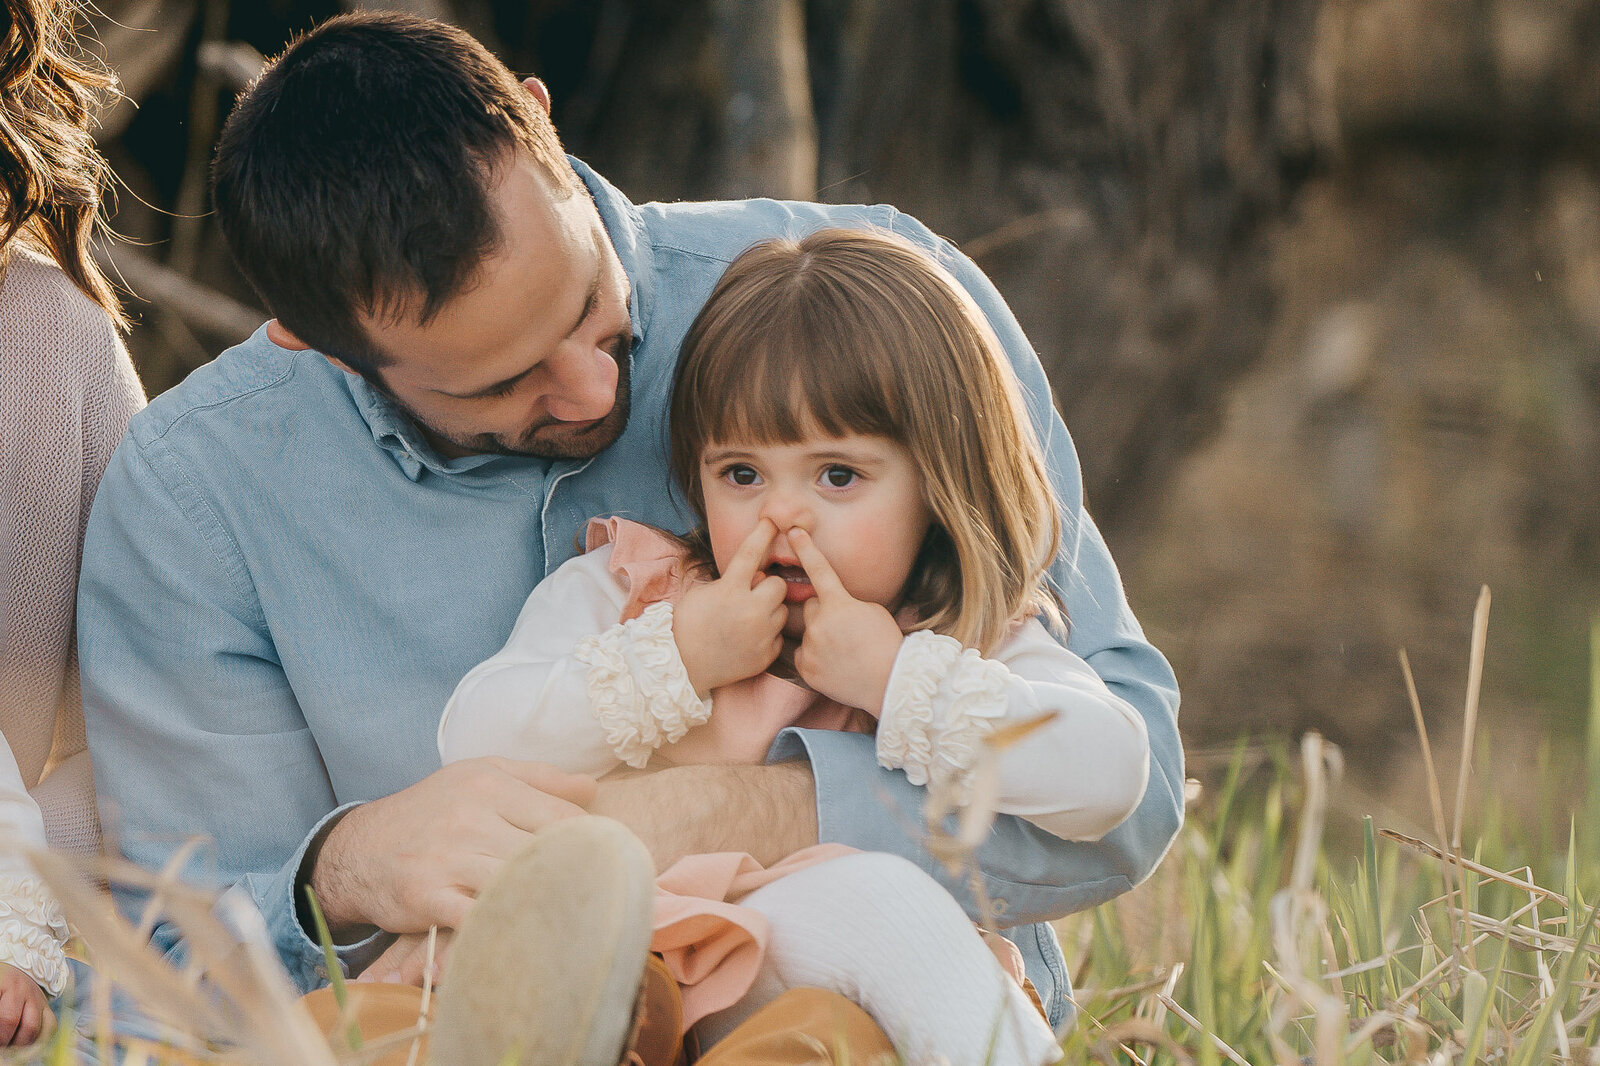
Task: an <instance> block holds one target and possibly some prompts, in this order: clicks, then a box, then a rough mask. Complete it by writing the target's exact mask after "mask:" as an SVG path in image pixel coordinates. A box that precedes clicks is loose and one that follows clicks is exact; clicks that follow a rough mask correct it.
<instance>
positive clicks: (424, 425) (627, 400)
mask: <svg viewBox="0 0 1600 1066" xmlns="http://www.w3.org/2000/svg"><path fill="white" fill-rule="evenodd" d="M632 347H633V343H632V341H631V340H630V341H629V343H627V344H625V345H623V346H622V347H621V349H620V352H619V355H618V357H617V397H616V401H615V402H614V403H613V404H612V405H611V410H610V411H608V412H607V413H606V415H605V417H603V418H602V419H601V420H600V421H599V422H597V423H596V424H595V425H594V426H592V427H590V428H589V429H586V430H584V431H583V432H582V433H581V434H578V435H577V436H576V437H575V438H569V437H556V438H554V439H545V440H541V439H539V436H538V435H539V433H540V432H541V431H543V430H547V429H549V428H550V427H551V426H561V425H565V423H563V422H561V421H560V420H559V419H554V418H550V419H545V420H544V421H543V422H539V423H537V424H535V425H532V426H529V427H528V428H527V429H526V430H524V431H523V433H522V436H521V437H519V438H518V439H517V440H515V441H510V442H508V441H506V440H504V439H502V437H501V436H500V435H499V434H496V433H477V434H473V435H471V436H466V437H462V436H458V435H456V434H453V433H447V432H444V431H442V430H441V429H440V428H439V427H438V426H435V425H433V424H432V423H430V422H428V421H427V420H426V419H425V418H423V417H422V416H421V415H419V414H418V413H417V412H416V411H414V410H412V409H411V407H409V406H408V405H407V404H406V403H405V401H404V400H401V399H400V398H399V397H398V396H396V395H394V393H392V392H390V391H389V389H388V388H387V387H386V386H385V385H384V383H383V382H382V381H381V380H374V378H371V377H369V378H368V381H369V382H370V383H371V384H372V385H373V387H374V388H376V389H377V390H378V391H379V392H381V393H383V394H384V395H385V396H386V397H388V398H389V400H390V402H392V403H393V404H394V405H395V406H396V407H398V408H399V409H400V411H401V413H402V414H404V415H405V416H406V417H407V418H409V419H411V421H412V422H413V423H414V424H415V425H416V426H417V427H418V428H419V429H421V430H422V431H423V432H424V433H425V434H427V435H428V436H429V437H432V438H434V439H436V440H442V441H447V442H449V443H450V444H453V445H455V446H456V447H457V448H461V449H463V450H464V451H466V452H468V453H469V454H473V455H515V456H522V457H524V458H529V459H592V458H594V457H595V456H596V455H599V454H600V453H601V452H603V451H605V450H606V449H607V448H609V447H611V446H612V445H613V444H615V443H616V442H617V440H618V438H620V437H621V436H622V431H623V430H625V429H627V428H628V415H629V412H630V410H631V406H632V404H631V401H632V385H631V380H630V379H631V378H632V369H633V357H632Z"/></svg>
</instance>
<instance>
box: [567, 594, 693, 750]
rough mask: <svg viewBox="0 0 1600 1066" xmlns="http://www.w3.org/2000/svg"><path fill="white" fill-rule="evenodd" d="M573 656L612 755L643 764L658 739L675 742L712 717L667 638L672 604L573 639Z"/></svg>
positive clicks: (653, 606)
mask: <svg viewBox="0 0 1600 1066" xmlns="http://www.w3.org/2000/svg"><path fill="white" fill-rule="evenodd" d="M573 658H575V659H576V660H577V661H578V662H579V663H581V664H582V665H583V667H584V669H585V670H586V671H587V673H588V676H587V678H586V687H587V688H588V691H589V706H590V707H591V708H593V710H594V715H595V717H596V718H597V719H598V720H599V722H600V728H601V729H602V730H604V731H605V737H606V743H608V744H610V745H611V748H612V750H613V751H615V752H616V753H617V758H619V759H621V760H622V761H623V762H625V763H627V764H628V765H629V766H632V767H634V768H635V769H642V768H643V767H644V765H645V764H646V763H648V762H649V761H650V755H651V753H652V752H654V751H655V750H656V749H657V748H659V747H660V746H661V745H663V744H671V743H675V742H677V741H679V740H682V739H683V735H684V734H685V733H687V732H688V731H689V730H690V729H692V728H694V727H695V726H697V725H703V724H704V723H705V722H706V720H707V719H709V718H710V717H711V701H710V700H702V699H701V698H700V697H699V696H698V695H696V694H695V691H694V685H693V684H691V683H690V681H689V671H688V670H687V669H686V668H685V667H684V665H683V657H682V656H681V655H679V654H678V643H677V641H675V640H673V638H672V604H670V603H655V604H651V605H650V606H649V607H646V608H645V609H644V612H643V613H642V614H640V615H639V617H637V618H634V619H631V620H630V621H627V622H623V623H622V624H621V625H615V626H612V627H611V628H610V629H607V630H606V631H605V632H603V633H596V634H595V635H594V636H592V637H585V638H584V639H583V640H581V641H579V642H578V646H577V648H576V649H574V651H573Z"/></svg>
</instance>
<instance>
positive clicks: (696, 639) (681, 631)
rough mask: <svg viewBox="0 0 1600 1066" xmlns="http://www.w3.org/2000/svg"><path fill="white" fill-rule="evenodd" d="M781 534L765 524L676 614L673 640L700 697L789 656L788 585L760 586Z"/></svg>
mask: <svg viewBox="0 0 1600 1066" xmlns="http://www.w3.org/2000/svg"><path fill="white" fill-rule="evenodd" d="M777 535H778V528H777V527H776V526H774V525H773V524H772V523H771V522H770V521H769V520H767V519H765V518H763V519H762V520H761V521H759V522H757V523H756V525H755V528H754V529H752V530H751V531H750V535H749V536H748V537H746V538H745V539H744V543H743V544H741V545H739V550H738V551H737V552H735V553H734V556H733V558H732V559H730V560H728V568H727V570H725V571H724V572H723V574H722V576H721V577H719V578H718V579H717V580H715V581H712V582H708V583H707V584H703V585H696V586H695V587H694V588H691V589H690V590H689V591H688V592H686V593H684V594H683V598H682V599H681V600H679V601H678V603H677V605H676V606H675V607H674V608H673V610H672V638H673V640H674V641H676V642H677V645H678V655H679V657H680V658H682V659H683V666H684V669H685V670H687V671H688V673H689V682H690V684H692V685H694V690H695V692H696V693H697V694H698V695H699V696H700V698H701V699H705V698H706V696H707V695H709V694H710V692H711V690H712V689H714V688H720V687H721V686H723V685H726V684H729V683H730V682H733V681H743V680H744V679H745V678H747V677H754V676H755V675H757V674H759V673H760V672H761V671H763V670H765V669H766V668H767V667H769V666H771V665H772V660H774V659H776V658H777V657H778V652H780V651H782V650H783V623H784V621H785V620H786V619H787V618H788V612H787V611H786V610H785V609H784V606H783V596H784V581H783V578H781V577H778V576H777V575H776V574H769V575H768V576H766V577H764V578H761V579H760V580H757V575H758V574H759V573H760V572H761V563H762V561H763V560H765V559H766V557H767V548H769V547H770V546H771V545H772V539H773V538H774V537H776V536H777Z"/></svg>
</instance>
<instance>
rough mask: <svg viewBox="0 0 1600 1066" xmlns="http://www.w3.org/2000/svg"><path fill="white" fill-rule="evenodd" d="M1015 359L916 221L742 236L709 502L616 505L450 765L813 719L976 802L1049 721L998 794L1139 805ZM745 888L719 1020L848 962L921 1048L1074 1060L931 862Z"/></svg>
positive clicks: (685, 421) (701, 457)
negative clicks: (979, 780) (669, 521)
mask: <svg viewBox="0 0 1600 1066" xmlns="http://www.w3.org/2000/svg"><path fill="white" fill-rule="evenodd" d="M998 353H999V349H998V344H997V343H996V341H995V339H994V337H993V335H992V334H991V332H990V330H989V328H988V326H987V324H986V323H985V322H984V320H983V317H982V315H981V313H980V312H979V311H978V309H977V308H976V306H975V305H974V304H973V303H972V301H971V300H970V298H969V297H967V296H966V294H965V293H964V292H963V291H962V290H961V289H960V287H959V286H958V285H957V284H956V283H955V282H954V281H953V279H951V278H950V276H949V275H948V274H947V273H946V272H945V271H944V270H943V269H942V268H940V267H939V266H938V265H936V264H935V263H934V262H933V261H931V260H930V259H929V258H927V257H926V256H925V255H923V254H922V253H921V252H919V251H918V250H916V249H914V248H912V247H911V246H909V245H907V244H905V243H903V242H901V241H900V240H898V239H896V238H893V237H891V236H887V235H879V234H875V233H870V232H861V231H855V230H828V231H822V232H819V233H816V234H813V235H811V236H809V237H807V238H805V239H804V240H801V241H798V242H796V241H773V242H768V243H766V244H762V245H759V246H757V247H755V248H753V249H751V250H750V251H748V252H746V253H745V254H744V255H742V256H740V257H739V258H738V260H737V261H735V262H734V263H733V265H732V266H731V267H729V269H728V271H727V273H726V274H725V275H724V277H723V278H722V280H721V281H720V282H719V283H718V285H717V287H716V289H715V290H714V291H713V293H712V295H711V297H710V299H709V300H708V301H707V303H706V305H705V308H704V309H703V310H702V312H701V314H700V316H699V318H698V319H697V320H696V321H695V324H694V325H693V326H692V327H691V328H690V330H689V333H688V335H687V337H686V338H685V340H684V343H683V349H682V355H681V358H680V362H679V367H678V372H677V378H676V381H675V383H674V391H673V400H672V421H671V425H672V433H673V437H672V459H673V466H674V470H675V472H676V474H677V476H678V478H679V480H680V483H681V485H682V487H683V489H684V492H685V495H686V496H687V498H688V499H689V501H690V503H691V504H692V506H693V507H694V509H695V511H696V513H697V515H698V517H699V519H700V521H701V525H700V527H699V528H698V529H696V530H695V531H694V532H693V533H692V534H690V535H689V536H688V537H687V538H684V539H679V538H676V537H673V536H670V535H668V534H665V533H662V532H660V531H657V530H653V529H650V528H648V527H645V526H641V525H638V524H636V523H631V522H628V521H626V520H623V519H618V518H612V519H608V520H606V521H602V522H595V523H591V526H590V530H589V537H588V540H589V543H588V548H589V550H588V551H587V552H586V553H585V554H584V555H581V556H579V557H578V558H576V559H573V560H572V561H570V562H568V563H567V564H566V565H564V566H562V567H561V568H560V569H558V570H557V571H556V572H555V573H554V574H552V575H551V576H550V577H549V578H548V579H546V580H545V581H544V582H542V583H541V584H540V585H539V586H538V587H537V588H536V589H535V590H534V592H533V593H532V595H530V596H529V598H528V601H527V604H526V605H525V606H524V608H523V611H522V613H521V615H520V616H519V618H518V619H517V623H516V626H515V628H514V629H513V632H512V634H511V638H510V640H509V642H508V643H507V645H506V647H505V648H504V649H503V650H502V651H501V652H500V653H499V654H497V655H495V656H494V657H493V658H492V659H490V660H489V661H487V662H485V663H483V664H481V665H480V666H478V667H477V668H475V669H474V670H473V671H472V672H471V673H469V674H468V675H467V677H466V678H465V679H464V680H463V681H462V682H461V684H460V686H459V687H458V688H457V690H456V692H455V695H454V696H453V697H452V699H451V701H450V704H449V706H448V708H447V709H446V711H445V714H444V718H443V720H442V722H441V723H440V727H439V744H440V752H441V755H442V756H443V758H444V759H445V761H447V762H449V761H453V760H458V759H464V758H470V757H474V756H479V755H489V754H494V755H504V756H511V757H514V758H526V759H537V760H540V761H544V762H549V763H554V764H556V765H558V766H560V767H561V768H563V769H566V770H570V771H578V772H583V773H589V774H594V775H595V776H601V775H603V774H606V773H608V772H611V771H613V770H616V769H618V768H619V767H621V766H629V767H635V768H645V767H658V766H663V765H668V764H673V763H677V764H682V763H703V762H759V761H761V760H762V759H763V758H764V757H765V755H766V753H767V749H768V747H769V745H770V744H771V742H772V741H773V739H774V737H775V736H776V734H777V733H778V731H780V730H781V729H783V728H786V727H788V726H802V727H811V728H827V729H855V730H860V731H863V732H872V733H875V736H876V748H877V754H878V761H879V762H880V764H881V765H883V766H884V767H886V768H889V769H893V770H901V771H903V772H905V774H906V775H907V776H908V777H909V778H910V779H911V780H912V781H913V782H915V783H918V784H922V783H930V784H933V785H936V786H939V787H941V788H945V789H953V790H955V793H956V794H957V795H958V796H959V795H961V794H962V790H963V789H965V787H966V785H967V781H968V778H969V777H970V775H971V774H972V772H973V771H974V769H975V768H976V766H977V764H978V761H979V760H980V759H981V758H984V757H985V754H984V753H985V750H986V748H985V744H984V738H985V737H987V736H988V735H990V734H991V733H993V732H994V731H995V730H996V729H997V728H999V727H1001V726H1004V725H1007V724H1012V723H1019V722H1024V721H1028V720H1033V719H1038V718H1041V717H1046V718H1047V721H1045V722H1044V724H1042V725H1041V726H1040V727H1039V728H1037V729H1036V730H1035V731H1034V732H1032V733H1030V734H1028V735H1027V736H1026V737H1025V739H1023V740H1022V741H1021V742H1019V743H1017V744H1015V745H1012V746H1011V747H1008V748H1006V749H1004V750H1003V751H1002V752H1000V753H999V754H998V759H999V765H998V769H999V775H998V776H999V781H1000V793H999V801H998V809H999V810H1000V811H1001V812H1003V813H1008V814H1014V815H1018V816H1021V817H1023V818H1025V819H1027V820H1029V821H1031V822H1033V823H1034V824H1036V825H1038V826H1039V827H1040V828H1042V829H1044V830H1046V831H1048V832H1050V833H1053V834H1056V835H1057V836H1060V837H1063V838H1067V839H1094V838H1098V837H1099V836H1101V835H1103V834H1104V833H1106V832H1107V831H1109V830H1110V829H1112V828H1113V827H1114V826H1116V825H1117V824H1118V823H1119V822H1120V821H1121V820H1122V819H1123V818H1124V817H1125V816H1126V815H1127V814H1128V813H1129V812H1131V811H1132V810H1133V808H1134V807H1135V806H1136V805H1137V804H1138V802H1139V799H1140V798H1141V796H1142V795H1143V792H1144V786H1145V780H1146V774H1147V761H1148V748H1147V740H1146V736H1145V731H1144V727H1143V724H1142V722H1141V721H1140V719H1139V717H1138V715H1137V714H1136V713H1135V712H1134V710H1133V709H1132V708H1131V707H1130V706H1129V705H1128V704H1126V703H1125V702H1123V701H1122V700H1120V699H1119V698H1117V697H1116V696H1114V695H1112V694H1111V692H1110V691H1109V690H1108V689H1107V688H1106V686H1105V684H1104V683H1103V682H1102V681H1101V680H1100V678H1099V677H1098V676H1097V675H1096V674H1095V673H1094V671H1093V670H1092V669H1091V668H1090V667H1089V666H1088V664H1086V663H1085V662H1084V661H1083V660H1082V659H1080V658H1078V657H1077V656H1076V655H1074V654H1073V653H1071V652H1069V651H1067V650H1066V649H1065V648H1063V647H1062V646H1061V645H1060V644H1059V643H1058V642H1057V641H1056V640H1055V639H1053V638H1052V637H1051V635H1050V633H1049V632H1047V630H1046V628H1045V625H1044V622H1045V621H1047V620H1048V621H1051V622H1052V623H1054V624H1059V623H1060V619H1059V617H1058V615H1057V612H1056V610H1055V607H1054V600H1053V598H1052V597H1051V595H1050V593H1049V591H1048V589H1047V587H1046V584H1045V572H1046V568H1047V567H1048V566H1049V564H1050V562H1051V560H1052V559H1053V557H1054V555H1055V552H1056V549H1057V545H1058V539H1059V519H1058V516H1057V511H1056V506H1055V503H1054V500H1053V497H1052V495H1051V492H1050V488H1049V482H1048V480H1047V478H1046V475H1045V471H1044V468H1043V462H1042V459H1041V457H1040V452H1039V449H1038V446H1037V444H1036V442H1035V441H1034V439H1033V435H1032V432H1031V430H1030V428H1029V426H1028V423H1027V419H1026V416H1025V414H1024V411H1023V405H1022V401H1021V397H1020V396H1019V393H1018V386H1017V384H1016V382H1015V379H1014V377H1013V376H1012V374H1011V371H1010V369H1009V367H1008V366H1007V364H1006V363H1005V361H1004V359H1003V358H1002V357H1001V356H1000V355H999V354H998ZM1051 716H1053V717H1051ZM740 902H741V904H742V905H743V906H745V907H749V908H752V909H754V910H756V911H758V912H760V913H761V914H762V915H763V916H764V917H765V918H766V919H767V921H768V922H769V923H770V925H771V937H770V940H769V942H768V943H767V945H766V955H765V957H764V958H763V959H762V960H761V963H760V968H759V971H758V972H757V973H756V974H755V975H754V977H753V978H752V979H748V980H746V981H743V982H741V983H742V984H743V985H747V986H748V990H745V989H744V988H741V991H742V992H743V993H744V994H743V996H742V998H741V999H739V1000H738V1002H737V1003H736V1004H734V1005H733V1006H731V1007H724V1009H721V1010H719V1011H718V1012H717V1013H715V1014H713V1015H712V1016H711V1017H710V1018H709V1019H707V1021H706V1022H705V1023H703V1024H702V1026H701V1031H702V1034H703V1035H704V1034H709V1035H710V1036H712V1037H713V1038H714V1037H715V1036H717V1035H719V1034H720V1033H723V1032H726V1031H727V1030H728V1029H729V1028H731V1027H732V1025H733V1024H734V1023H736V1022H737V1021H738V1020H739V1019H741V1018H742V1017H744V1016H745V1015H746V1014H748V1013H749V1012H750V1011H751V1010H753V1009H754V1007H756V1006H759V1005H760V1003H762V1002H765V1001H767V1000H768V999H770V998H772V997H773V996H775V995H776V994H777V993H778V992H781V991H782V990H783V988H784V987H786V986H788V985H792V984H796V983H799V984H820V985H823V986H825V987H830V988H832V989H834V990H835V991H840V992H843V993H844V994H846V995H849V996H851V997H852V998H854V999H856V1000H857V1002H859V1003H861V1005H862V1006H863V1007H864V1008H866V1010H867V1011H868V1012H869V1013H870V1014H872V1015H873V1017H874V1018H875V1019H876V1020H877V1021H878V1023H879V1025H880V1026H882V1028H883V1029H884V1031H885V1033H886V1034H887V1035H888V1036H889V1038H890V1040H891V1041H892V1042H893V1043H894V1045H895V1047H896V1050H897V1051H898V1052H899V1053H900V1054H901V1056H902V1058H904V1059H905V1060H906V1061H910V1062H921V1061H927V1060H929V1059H930V1058H932V1057H934V1056H943V1057H944V1058H946V1059H948V1060H949V1061H951V1062H956V1063H962V1062H982V1061H985V1057H986V1055H987V1054H988V1049H989V1046H990V1045H989V1040H990V1037H991V1033H994V1032H998V1033H999V1034H1000V1039H999V1040H998V1042H997V1044H996V1045H995V1046H994V1057H993V1058H992V1060H991V1061H993V1062H995V1063H1011V1062H1015V1063H1043V1062H1052V1061H1054V1060H1055V1058H1056V1057H1057V1056H1058V1054H1059V1049H1058V1048H1056V1046H1055V1044H1054V1041H1053V1040H1052V1039H1051V1036H1050V1033H1049V1030H1048V1029H1047V1028H1046V1027H1045V1026H1044V1025H1043V1023H1042V1020H1041V1019H1040V1018H1039V1016H1038V1014H1037V1013H1036V1012H1035V1011H1034V1010H1033V1009H1032V1007H1031V1006H1030V1005H1029V1004H1028V1002H1027V1000H1026V999H1025V998H1024V997H1023V995H1022V993H1021V991H1020V990H1019V989H1018V987H1017V986H1016V985H1015V984H1011V983H1004V984H1002V983H1001V982H1000V981H999V972H1000V971H999V969H998V964H997V963H996V962H995V961H994V957H993V956H991V955H989V954H988V952H987V951H985V949H984V947H983V945H982V942H981V941H980V939H979V937H978V935H977V933H976V932H975V930H974V928H973V926H972V925H971V923H970V922H968V921H967V920H966V918H965V917H964V916H963V914H962V912H961V910H960V908H959V907H958V906H957V905H956V904H955V902H954V900H953V898H952V897H950V896H949V894H948V893H946V892H945V891H944V890H943V889H942V888H940V887H939V886H938V885H937V883H936V882H934V881H933V880H932V879H931V878H929V877H928V876H927V875H926V874H924V873H923V872H922V871H920V870H919V869H917V868H916V867H914V866H912V865H911V864H910V863H906V862H903V861H901V860H898V859H888V857H886V856H881V855H864V854H856V855H852V856H847V857H843V858H833V859H830V860H829V861H827V862H825V863H823V864H821V865H818V866H812V867H810V868H808V869H804V870H801V871H800V872H798V873H792V874H789V875H787V876H784V877H782V878H780V879H778V880H775V881H773V882H772V883H770V884H768V885H766V886H765V887H763V888H759V889H757V890H756V891H754V892H752V893H750V894H749V895H747V896H744V897H743V899H742V900H740ZM658 947H659V945H658ZM1000 987H1004V988H1005V989H1006V991H1005V992H1003V993H1000V994H998V999H997V991H996V990H997V988H1000ZM690 992H692V990H688V991H686V1008H688V1010H687V1013H688V1014H689V1015H691V1016H693V1015H695V1014H696V1013H697V1012H698V1011H697V1008H696V1007H695V1006H694V1004H692V1003H691V997H690ZM718 1005H719V1006H723V1005H721V1004H718ZM997 1011H998V1014H999V1025H998V1028H997V1025H996V1017H997Z"/></svg>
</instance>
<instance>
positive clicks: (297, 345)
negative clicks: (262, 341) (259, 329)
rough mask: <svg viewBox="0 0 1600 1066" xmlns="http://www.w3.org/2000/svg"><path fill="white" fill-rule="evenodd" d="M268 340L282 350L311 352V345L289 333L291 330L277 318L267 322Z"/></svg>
mask: <svg viewBox="0 0 1600 1066" xmlns="http://www.w3.org/2000/svg"><path fill="white" fill-rule="evenodd" d="M267 340H269V341H271V342H272V343H273V344H276V345H277V346H278V347H280V348H287V349H289V350H290V351H291V352H306V351H310V350H311V345H309V344H307V343H306V342H305V341H303V340H301V339H300V338H299V337H296V336H295V335H294V334H293V333H291V332H289V328H288V327H287V326H285V325H284V324H283V323H282V322H279V321H278V320H277V319H275V318H274V319H271V320H270V321H268V322H267Z"/></svg>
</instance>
